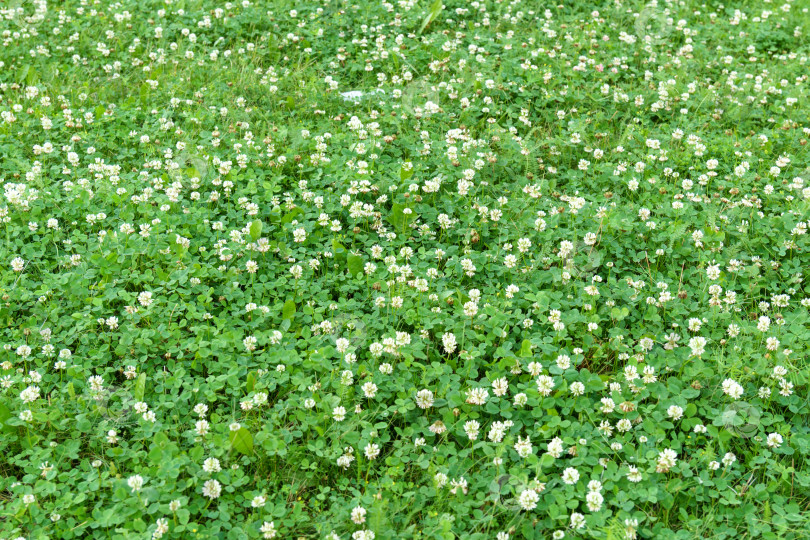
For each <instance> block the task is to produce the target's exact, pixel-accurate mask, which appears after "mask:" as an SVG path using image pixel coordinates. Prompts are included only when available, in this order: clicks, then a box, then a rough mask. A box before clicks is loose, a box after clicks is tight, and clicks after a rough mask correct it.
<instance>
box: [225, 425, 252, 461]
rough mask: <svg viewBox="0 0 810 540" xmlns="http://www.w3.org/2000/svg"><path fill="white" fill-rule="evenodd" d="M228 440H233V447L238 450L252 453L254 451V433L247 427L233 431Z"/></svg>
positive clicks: (246, 453) (248, 453)
mask: <svg viewBox="0 0 810 540" xmlns="http://www.w3.org/2000/svg"><path fill="white" fill-rule="evenodd" d="M228 440H230V442H231V448H233V449H234V450H236V451H237V452H241V453H243V454H245V455H246V456H247V455H250V454H252V453H253V435H251V434H250V432H249V431H248V430H247V429H245V428H243V427H242V428H239V429H238V430H237V431H231V435H230V437H228Z"/></svg>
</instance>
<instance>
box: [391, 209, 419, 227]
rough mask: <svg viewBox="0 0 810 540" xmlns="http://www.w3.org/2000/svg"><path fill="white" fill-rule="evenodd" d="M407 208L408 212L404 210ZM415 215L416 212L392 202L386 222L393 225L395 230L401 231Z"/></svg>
mask: <svg viewBox="0 0 810 540" xmlns="http://www.w3.org/2000/svg"><path fill="white" fill-rule="evenodd" d="M406 210H408V212H406ZM417 217H419V216H418V215H417V213H416V212H414V211H413V210H411V209H409V208H408V207H406V206H404V205H401V204H394V205H393V206H392V207H391V213H390V214H389V215H388V222H389V223H391V225H393V226H394V228H395V229H396V231H397V232H399V233H401V232H403V231H404V230H405V228H406V227H407V226H408V225H409V224H410V223H411V222H412V221H414V220H415V219H416V218H417Z"/></svg>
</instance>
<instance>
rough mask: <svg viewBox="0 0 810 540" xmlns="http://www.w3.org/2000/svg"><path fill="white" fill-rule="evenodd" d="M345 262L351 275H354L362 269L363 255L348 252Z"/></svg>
mask: <svg viewBox="0 0 810 540" xmlns="http://www.w3.org/2000/svg"><path fill="white" fill-rule="evenodd" d="M346 264H347V266H348V267H349V273H350V274H351V275H352V276H356V275H357V274H359V273H361V272H362V271H363V257H361V256H359V255H354V254H349V256H348V257H346Z"/></svg>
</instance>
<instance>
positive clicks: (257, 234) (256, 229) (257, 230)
mask: <svg viewBox="0 0 810 540" xmlns="http://www.w3.org/2000/svg"><path fill="white" fill-rule="evenodd" d="M263 226H264V224H263V223H262V222H261V220H259V219H257V220H255V221H254V222H253V223H251V224H250V239H251V240H253V241H254V242H255V241H256V240H258V239H259V238H261V236H262V227H263Z"/></svg>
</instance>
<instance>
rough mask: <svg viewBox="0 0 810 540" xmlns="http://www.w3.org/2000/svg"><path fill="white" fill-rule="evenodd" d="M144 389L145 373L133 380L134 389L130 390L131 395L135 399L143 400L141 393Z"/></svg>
mask: <svg viewBox="0 0 810 540" xmlns="http://www.w3.org/2000/svg"><path fill="white" fill-rule="evenodd" d="M145 390H146V373H141V374H140V375H138V380H136V381H135V390H134V391H133V392H132V397H134V398H135V401H143V393H144V391H145Z"/></svg>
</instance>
